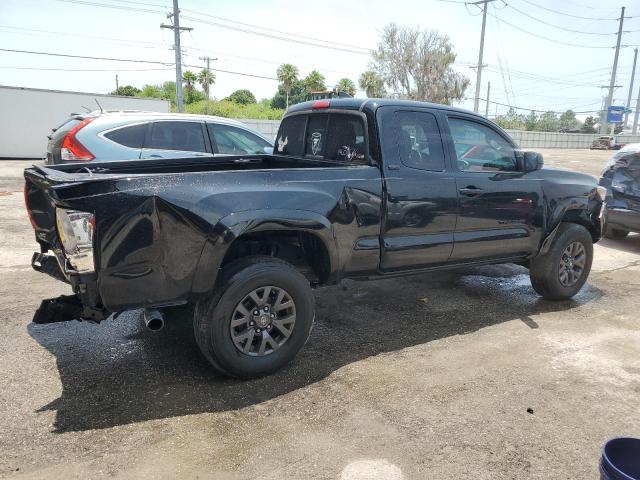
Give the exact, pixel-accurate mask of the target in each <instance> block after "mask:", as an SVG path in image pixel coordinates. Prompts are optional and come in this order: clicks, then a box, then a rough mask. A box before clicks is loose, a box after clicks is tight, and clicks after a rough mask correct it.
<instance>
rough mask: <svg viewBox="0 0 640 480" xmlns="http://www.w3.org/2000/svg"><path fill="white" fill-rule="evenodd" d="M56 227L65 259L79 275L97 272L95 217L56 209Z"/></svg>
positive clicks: (85, 213) (86, 213)
mask: <svg viewBox="0 0 640 480" xmlns="http://www.w3.org/2000/svg"><path fill="white" fill-rule="evenodd" d="M56 227H57V230H58V238H59V239H60V243H61V244H62V249H63V250H64V254H65V257H66V258H67V260H68V261H69V263H70V264H71V266H72V267H73V269H74V271H75V272H77V273H89V272H93V271H95V267H94V262H93V233H94V231H95V227H96V220H95V216H94V215H93V214H92V213H88V212H79V211H76V210H67V209H65V208H56Z"/></svg>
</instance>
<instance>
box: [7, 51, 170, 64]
mask: <svg viewBox="0 0 640 480" xmlns="http://www.w3.org/2000/svg"><path fill="white" fill-rule="evenodd" d="M0 51H2V52H11V53H28V54H32V55H47V56H51V57H67V58H83V59H87V60H105V61H109V62H132V63H151V64H155V65H167V66H169V65H173V63H171V62H159V61H153V60H138V59H132V58H113V57H91V56H85V55H71V54H68V53H53V52H35V51H32V50H16V49H12V48H0Z"/></svg>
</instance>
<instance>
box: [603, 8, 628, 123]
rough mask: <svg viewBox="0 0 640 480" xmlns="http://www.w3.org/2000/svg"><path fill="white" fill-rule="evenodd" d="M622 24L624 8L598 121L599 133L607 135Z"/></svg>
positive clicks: (621, 13) (622, 13)
mask: <svg viewBox="0 0 640 480" xmlns="http://www.w3.org/2000/svg"><path fill="white" fill-rule="evenodd" d="M623 23H624V7H622V11H621V12H620V24H619V25H618V40H617V41H616V53H615V55H614V56H613V69H612V70H611V81H610V82H609V95H608V96H607V101H606V102H605V105H604V112H602V114H603V118H602V119H601V121H600V133H607V112H608V111H609V107H610V106H611V103H612V102H613V88H614V86H615V84H616V72H617V70H618V54H619V53H620V41H621V40H622V24H623Z"/></svg>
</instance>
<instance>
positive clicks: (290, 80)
mask: <svg viewBox="0 0 640 480" xmlns="http://www.w3.org/2000/svg"><path fill="white" fill-rule="evenodd" d="M277 73H278V81H279V82H280V83H281V84H282V88H284V91H285V92H286V94H287V108H289V93H290V92H291V87H292V86H293V84H294V83H295V82H296V81H298V68H297V67H296V66H295V65H291V64H290V63H283V64H282V65H280V66H279V67H278V72H277Z"/></svg>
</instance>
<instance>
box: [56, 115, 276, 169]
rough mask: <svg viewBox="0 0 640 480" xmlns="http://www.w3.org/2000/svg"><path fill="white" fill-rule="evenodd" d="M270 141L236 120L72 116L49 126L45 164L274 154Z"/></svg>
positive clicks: (200, 117) (201, 117) (169, 116)
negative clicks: (54, 125) (57, 124)
mask: <svg viewBox="0 0 640 480" xmlns="http://www.w3.org/2000/svg"><path fill="white" fill-rule="evenodd" d="M272 151H273V142H271V141H270V140H268V139H266V138H265V137H263V136H262V135H260V134H259V133H258V132H256V131H254V130H251V129H249V128H248V127H247V126H245V125H244V124H242V123H241V122H238V121H236V120H230V119H228V118H222V117H212V116H208V115H188V114H180V113H154V112H123V111H109V112H91V113H88V114H85V115H74V116H72V117H71V118H70V119H68V120H67V121H66V122H65V123H63V124H62V125H61V126H59V127H58V128H56V129H54V130H53V133H52V134H51V135H50V136H49V143H48V145H47V159H46V163H48V164H55V163H64V162H82V161H93V162H99V161H114V160H135V159H145V158H148V159H151V158H188V157H210V156H212V155H218V154H223V155H242V154H259V153H272Z"/></svg>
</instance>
